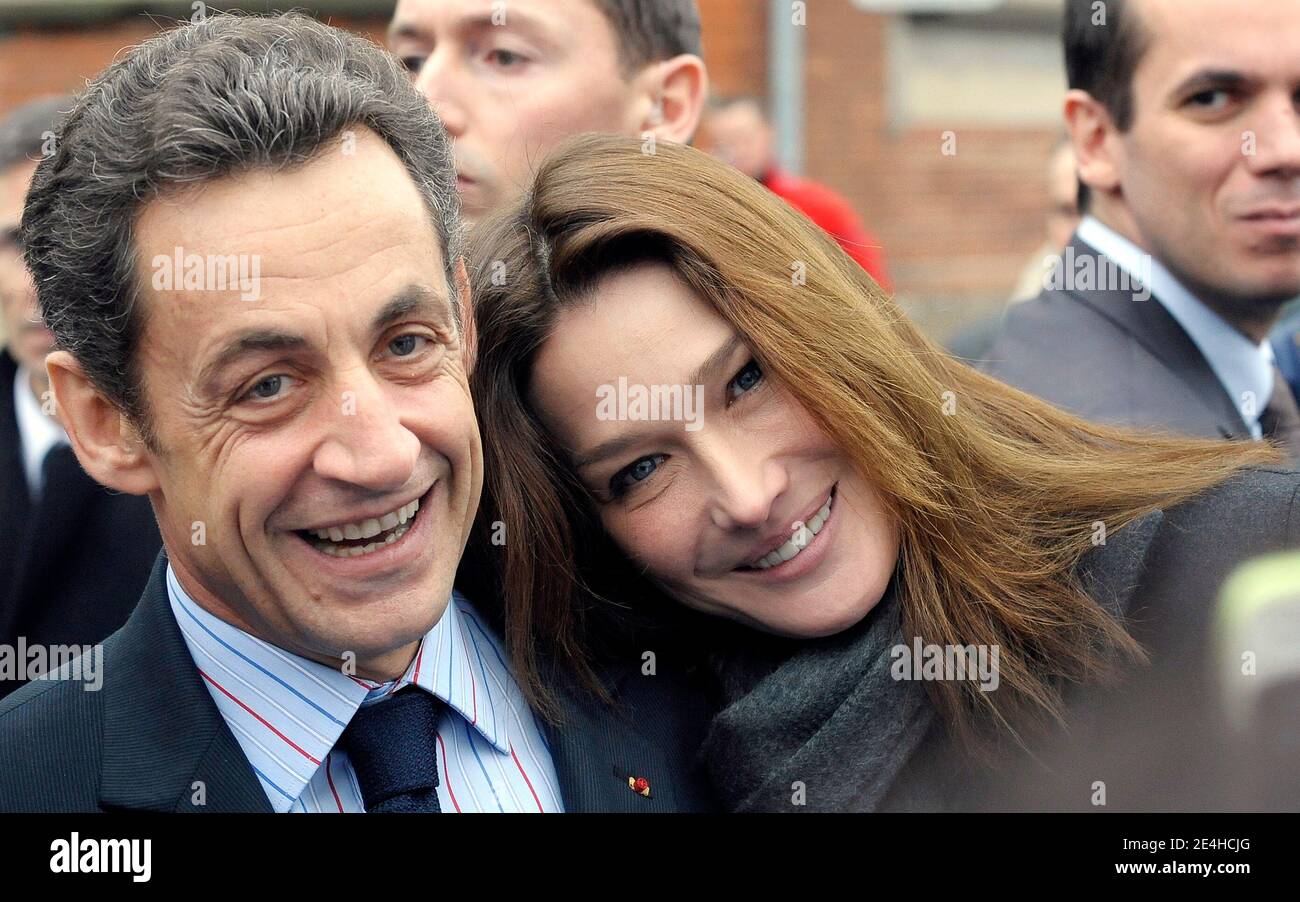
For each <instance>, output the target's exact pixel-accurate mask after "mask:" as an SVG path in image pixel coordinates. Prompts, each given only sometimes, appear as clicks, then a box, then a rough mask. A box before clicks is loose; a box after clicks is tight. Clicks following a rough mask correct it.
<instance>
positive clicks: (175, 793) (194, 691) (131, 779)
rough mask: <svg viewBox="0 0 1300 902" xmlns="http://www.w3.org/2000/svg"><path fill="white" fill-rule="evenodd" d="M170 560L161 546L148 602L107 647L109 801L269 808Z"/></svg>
mask: <svg viewBox="0 0 1300 902" xmlns="http://www.w3.org/2000/svg"><path fill="white" fill-rule="evenodd" d="M166 568H167V558H166V556H165V555H163V554H159V555H158V561H157V563H156V564H155V565H154V569H153V573H152V574H151V575H150V577H149V584H148V585H147V586H146V587H145V591H144V595H143V597H142V598H141V601H140V605H139V606H138V607H137V608H136V610H135V612H134V613H133V614H132V615H131V619H130V620H129V621H127V624H126V626H124V627H123V628H122V630H121V632H119V633H118V634H117V635H116V636H115V637H114V638H113V640H112V647H111V651H110V650H109V649H108V648H106V649H105V658H106V659H105V662H104V687H103V689H102V690H101V691H102V692H103V693H104V739H103V761H102V773H101V783H100V804H101V805H102V806H103V807H105V808H127V809H140V810H147V811H167V812H172V811H211V812H267V813H269V812H270V811H271V810H272V809H271V805H270V802H269V801H268V800H267V798H266V792H265V791H264V790H263V789H262V785H261V783H260V782H259V781H258V779H257V775H256V774H254V773H253V769H252V766H251V765H250V764H249V763H248V759H247V758H246V757H245V756H244V753H243V751H242V750H241V749H240V748H239V743H238V741H237V740H236V739H235V737H234V735H233V734H232V733H231V732H230V728H229V727H228V726H227V725H226V722H225V720H224V719H223V718H222V717H221V713H220V712H219V711H218V710H217V707H216V705H215V704H213V702H212V698H211V696H210V695H209V694H208V690H207V688H206V687H205V686H204V685H203V681H202V678H201V677H200V676H199V673H198V669H197V668H196V667H195V665H194V661H193V659H192V658H191V657H190V652H189V649H188V647H187V646H186V645H185V640H184V637H183V636H182V635H181V631H180V627H179V626H177V624H176V620H175V618H174V617H173V616H172V612H171V605H170V602H169V601H168V597H167V587H166V580H165V574H166ZM195 800H201V802H202V804H194V802H195Z"/></svg>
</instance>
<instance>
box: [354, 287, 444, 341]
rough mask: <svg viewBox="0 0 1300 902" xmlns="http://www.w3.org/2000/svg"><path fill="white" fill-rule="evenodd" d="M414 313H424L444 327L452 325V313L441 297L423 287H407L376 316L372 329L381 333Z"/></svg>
mask: <svg viewBox="0 0 1300 902" xmlns="http://www.w3.org/2000/svg"><path fill="white" fill-rule="evenodd" d="M413 313H422V314H424V315H425V316H427V317H429V318H430V319H433V320H436V321H437V322H439V323H441V324H443V325H446V326H450V325H451V320H450V317H451V311H450V309H449V307H448V303H447V301H446V300H445V299H444V298H443V297H442V296H441V295H439V294H437V293H435V292H434V291H433V290H431V289H429V288H427V287H425V286H423V285H407V286H406V287H405V288H403V289H402V290H401V291H399V292H397V294H395V295H393V297H392V299H391V300H390V301H389V302H388V303H387V304H385V305H384V306H383V309H382V310H380V311H379V312H378V313H377V314H375V318H374V319H373V320H372V321H371V324H370V329H371V331H373V332H379V331H381V330H383V329H385V328H387V327H388V326H391V325H392V324H393V323H395V322H397V321H398V320H400V319H404V318H406V317H408V316H410V315H411V314H413Z"/></svg>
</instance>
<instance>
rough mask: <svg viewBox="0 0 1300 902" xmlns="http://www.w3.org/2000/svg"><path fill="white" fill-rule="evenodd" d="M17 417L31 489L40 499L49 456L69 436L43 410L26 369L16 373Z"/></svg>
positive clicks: (29, 487) (24, 468)
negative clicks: (46, 458)
mask: <svg viewBox="0 0 1300 902" xmlns="http://www.w3.org/2000/svg"><path fill="white" fill-rule="evenodd" d="M14 414H15V416H16V418H17V420H18V435H19V437H20V438H21V440H22V449H23V471H24V472H25V473H26V475H27V488H28V490H29V491H30V492H31V495H32V498H39V497H40V494H41V491H42V489H43V488H44V486H43V485H42V482H43V480H44V478H45V455H47V454H49V453H50V450H51V449H53V448H54V447H55V446H56V445H64V444H67V443H68V434H67V433H66V432H64V431H63V427H62V426H61V425H59V421H58V420H56V419H54V417H49V416H46V415H45V412H44V411H43V410H41V404H40V402H39V401H38V400H37V399H36V395H34V394H32V380H31V372H30V371H29V370H28V369H27V368H26V367H23V366H20V367H18V370H17V371H16V372H15V374H14Z"/></svg>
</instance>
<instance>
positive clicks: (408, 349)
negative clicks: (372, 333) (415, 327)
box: [388, 335, 420, 357]
mask: <svg viewBox="0 0 1300 902" xmlns="http://www.w3.org/2000/svg"><path fill="white" fill-rule="evenodd" d="M419 338H420V336H418V335H400V336H398V337H397V338H394V339H393V340H392V341H390V342H389V343H388V349H389V350H390V351H392V352H393V353H394V354H396V355H397V356H398V357H409V356H410V355H411V354H414V353H415V343H416V342H417V341H418V340H419Z"/></svg>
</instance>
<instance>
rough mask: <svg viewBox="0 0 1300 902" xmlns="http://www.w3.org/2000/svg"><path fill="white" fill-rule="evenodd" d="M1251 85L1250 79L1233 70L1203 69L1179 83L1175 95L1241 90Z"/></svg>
mask: <svg viewBox="0 0 1300 902" xmlns="http://www.w3.org/2000/svg"><path fill="white" fill-rule="evenodd" d="M1250 83H1251V79H1250V78H1248V77H1247V76H1245V75H1243V74H1242V73H1240V72H1235V71H1233V70H1231V69H1201V70H1200V71H1197V72H1193V73H1192V74H1191V75H1189V76H1187V78H1185V79H1183V80H1182V81H1181V82H1179V83H1178V87H1176V88H1175V89H1174V94H1176V95H1179V96H1182V95H1185V94H1199V93H1200V92H1201V91H1208V90H1210V89H1212V88H1240V87H1243V86H1245V85H1247V84H1250Z"/></svg>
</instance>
